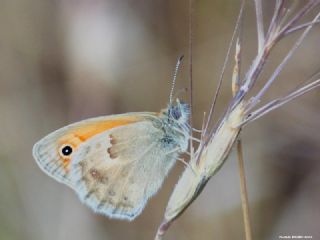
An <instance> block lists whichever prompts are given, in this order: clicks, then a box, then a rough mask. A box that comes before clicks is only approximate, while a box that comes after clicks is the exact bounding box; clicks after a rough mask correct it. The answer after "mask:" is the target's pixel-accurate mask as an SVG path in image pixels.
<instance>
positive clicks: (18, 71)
mask: <svg viewBox="0 0 320 240" xmlns="http://www.w3.org/2000/svg"><path fill="white" fill-rule="evenodd" d="M239 5H240V4H239V1H236V0H227V1H225V0H218V1H209V0H202V1H195V8H194V10H195V14H194V26H193V27H194V42H193V46H194V55H193V58H194V61H193V73H194V89H193V93H194V97H195V98H194V125H195V127H197V128H201V123H202V116H203V112H204V111H208V107H209V104H210V99H211V97H212V94H213V92H214V90H215V86H216V82H217V79H218V76H219V73H220V70H221V67H222V64H223V61H224V57H225V54H226V51H227V48H228V42H229V40H230V38H231V35H232V31H233V28H234V24H235V21H236V18H237V15H238V11H239ZM273 6H274V2H273V1H264V5H263V7H264V9H263V13H264V17H265V20H269V19H270V17H271V14H272V10H273ZM253 10H254V5H253V2H251V1H248V4H247V12H246V17H245V19H244V23H243V41H244V46H243V54H244V55H243V59H242V60H243V62H242V66H243V72H242V74H243V73H244V72H245V71H244V70H245V69H247V68H248V66H249V65H250V63H251V62H252V57H253V56H254V54H255V51H256V48H257V46H256V33H255V27H256V26H255V15H254V11H253ZM318 11H319V9H318ZM188 17H189V16H188V2H187V1H182V0H177V1H169V0H165V1H164V0H161V1H160V0H155V1H146V0H138V1H132V0H123V1H116V0H63V1H59V0H29V1H19V0H2V1H1V3H0V33H1V37H0V126H1V137H0V239H1V240H2V239H6V240H22V239H24V240H67V239H68V240H69V239H77V240H86V239H95V240H100V239H101V240H102V239H103V240H108V239H112V240H113V239H114V240H117V239H139V240H140V239H153V236H154V234H155V232H156V229H157V227H158V225H159V223H160V222H161V219H162V217H163V212H164V209H165V206H166V203H167V201H168V198H169V196H170V192H171V191H172V190H173V187H174V185H175V182H176V181H177V179H178V177H179V174H180V173H181V171H182V170H183V168H184V167H183V166H182V164H180V163H178V164H177V166H176V167H175V169H174V170H173V171H172V172H171V174H170V175H169V177H168V179H167V181H166V182H165V184H164V186H163V188H162V190H161V191H160V192H159V193H158V194H157V195H156V197H154V198H152V199H151V201H150V202H149V204H148V205H147V207H146V209H145V210H144V211H143V213H142V215H141V216H139V217H138V218H137V219H136V220H135V221H133V222H125V221H118V220H110V219H108V218H106V217H103V216H100V215H97V214H94V213H93V212H92V211H91V210H90V209H88V208H87V207H85V206H84V205H83V204H82V203H81V202H80V201H79V200H78V198H77V196H76V195H75V194H74V193H73V192H72V190H70V189H68V188H67V187H66V186H64V185H62V184H59V183H57V182H56V181H54V180H53V179H51V178H50V177H48V176H46V175H45V174H44V173H43V172H42V171H41V170H40V169H39V168H38V166H37V165H36V163H35V161H34V159H33V158H32V153H31V152H32V146H33V144H34V143H35V142H36V141H37V140H39V139H40V138H42V137H43V136H45V135H46V134H48V133H50V132H51V131H53V130H55V129H57V128H60V127H62V126H65V125H67V124H68V123H71V122H75V121H79V120H82V119H85V118H88V117H94V116H99V115H108V114H116V113H124V112H134V111H159V110H160V109H161V108H163V107H165V106H166V104H167V102H168V96H169V91H170V87H171V79H172V74H173V69H174V67H175V62H176V59H177V57H178V56H179V55H180V54H185V55H186V58H185V60H184V63H183V64H182V68H181V71H180V73H179V76H178V81H177V85H178V86H177V89H179V88H184V87H188V64H189V63H188ZM296 37H297V35H296V34H294V35H292V36H290V37H289V38H288V39H286V40H285V41H283V42H281V43H280V44H279V45H278V46H277V47H276V49H275V51H274V52H273V54H272V56H271V58H270V60H269V62H268V64H267V66H266V68H265V70H264V73H263V76H262V80H263V79H264V80H265V79H266V77H267V76H269V75H270V73H271V70H272V69H273V68H274V67H275V66H277V64H279V62H280V60H281V59H282V57H283V55H284V54H285V53H286V51H287V50H288V49H289V44H290V43H293V40H294V39H296ZM319 42H320V31H319V28H318V27H316V28H314V29H313V31H312V32H311V34H310V35H309V36H308V37H307V39H306V40H305V42H304V44H303V45H302V47H301V48H300V49H299V50H298V51H297V53H296V54H295V55H294V57H293V58H292V59H291V61H290V62H289V65H288V66H287V67H286V68H285V70H284V71H283V72H282V73H281V75H280V77H279V79H278V80H277V82H276V84H274V87H273V88H272V89H271V90H270V91H269V93H268V94H267V97H266V98H265V99H264V100H265V101H267V100H268V99H269V100H270V99H273V98H275V97H276V96H281V95H283V94H285V93H286V92H288V91H289V90H290V89H293V88H294V87H295V86H297V85H298V84H300V83H302V82H303V81H305V80H307V79H308V77H309V76H310V75H312V74H313V73H315V72H316V71H318V70H319V67H320V58H319ZM231 68H232V64H231V65H230V66H229V69H228V71H227V73H230V69H231ZM229 79H230V74H229V75H227V77H226V81H225V82H224V85H223V88H222V94H221V96H220V99H219V102H218V111H217V113H219V112H220V113H221V111H223V109H224V108H225V107H226V105H227V103H228V100H229V99H230V96H231V87H230V81H229ZM179 97H180V98H182V99H184V100H188V97H187V94H181V95H180V96H179ZM319 99H320V91H319V90H315V91H313V92H312V93H310V94H307V95H306V96H303V97H302V98H300V99H298V100H295V101H294V102H292V103H290V104H288V105H286V106H284V107H282V108H281V109H280V110H277V111H274V112H272V113H270V114H268V115H267V116H265V117H264V118H262V119H260V120H258V121H256V122H254V123H252V124H249V125H248V126H247V127H246V128H245V129H244V130H243V132H242V139H243V147H244V155H245V165H246V175H247V181H248V183H247V184H248V190H249V200H250V208H251V216H252V223H253V234H254V238H255V239H279V235H308V236H312V237H313V239H320V230H319V222H320V205H319V203H320V192H319V184H320V174H319V173H320V159H319V156H320V133H319V127H320V125H319V123H320V112H319V111H318V109H319V107H320V105H319ZM217 116H218V115H217ZM166 239H190V240H192V239H244V230H243V221H242V214H241V202H240V194H239V174H238V171H237V161H236V158H235V154H234V153H232V154H231V155H230V157H229V159H228V161H227V162H226V164H225V165H224V167H223V168H222V169H221V171H220V172H219V173H218V174H217V175H216V176H214V177H213V178H212V179H211V181H210V182H209V184H208V185H207V187H206V188H205V190H204V191H203V193H202V194H201V196H200V197H199V198H198V199H197V200H196V201H195V202H194V203H193V204H192V205H191V206H190V207H189V208H188V210H187V211H186V212H185V213H184V214H183V215H182V216H181V217H180V218H179V219H178V220H177V221H176V222H175V223H174V224H173V226H172V227H171V228H170V230H169V232H168V234H167V236H166Z"/></svg>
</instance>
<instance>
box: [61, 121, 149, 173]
mask: <svg viewBox="0 0 320 240" xmlns="http://www.w3.org/2000/svg"><path fill="white" fill-rule="evenodd" d="M141 120H143V119H142V118H141V117H140V116H139V117H134V116H130V117H128V116H121V117H118V118H114V119H112V120H101V121H98V120H97V121H96V122H88V123H84V124H83V126H79V127H77V128H75V129H72V130H70V132H69V133H68V134H66V135H64V136H63V137H61V138H60V139H59V140H58V149H57V151H59V147H60V146H62V145H63V144H68V145H70V146H71V147H72V150H73V152H75V150H76V149H77V148H78V146H79V145H80V144H81V143H83V142H85V141H86V140H88V139H89V138H91V137H93V136H95V135H97V134H99V133H102V132H104V131H107V130H110V129H112V128H115V127H120V126H125V125H128V124H131V123H135V122H138V121H141ZM58 154H59V153H58ZM59 156H60V159H61V161H62V163H63V167H64V169H65V171H66V172H68V171H69V166H70V160H71V156H61V155H60V154H59Z"/></svg>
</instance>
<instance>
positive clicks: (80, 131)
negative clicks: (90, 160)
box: [33, 113, 155, 188]
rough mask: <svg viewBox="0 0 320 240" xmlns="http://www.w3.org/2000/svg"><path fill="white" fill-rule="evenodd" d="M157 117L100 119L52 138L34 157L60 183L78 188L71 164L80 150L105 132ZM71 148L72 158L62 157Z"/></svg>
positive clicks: (41, 144)
mask: <svg viewBox="0 0 320 240" xmlns="http://www.w3.org/2000/svg"><path fill="white" fill-rule="evenodd" d="M154 115H155V114H154V113H131V114H119V115H111V116H105V117H97V118H92V119H87V120H84V121H80V122H77V123H74V124H71V125H68V126H66V127H63V128H61V129H58V130H57V131H55V132H53V133H51V134H49V135H48V136H46V137H44V138H43V139H41V140H40V141H39V142H37V143H36V144H35V145H34V147H33V156H34V158H35V159H36V162H37V164H38V165H39V167H40V168H41V169H42V170H43V171H44V172H45V173H47V174H48V175H49V176H51V177H53V178H54V179H56V180H57V181H59V182H61V183H64V184H66V185H68V186H70V187H72V188H73V187H74V184H73V182H72V181H71V179H70V174H69V173H70V164H71V161H72V159H73V156H74V154H75V153H76V152H77V150H78V148H79V146H80V145H81V144H82V143H84V142H86V141H87V140H88V139H90V138H92V137H94V136H95V135H97V134H100V133H102V132H104V131H107V130H110V129H113V128H116V127H121V126H126V125H128V124H132V123H136V122H139V121H144V120H145V119H146V118H148V117H149V118H150V117H152V116H154ZM64 146H69V147H70V148H69V152H68V154H67V155H66V154H62V152H61V151H62V150H63V147H64Z"/></svg>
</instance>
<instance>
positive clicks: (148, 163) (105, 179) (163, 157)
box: [71, 121, 178, 220]
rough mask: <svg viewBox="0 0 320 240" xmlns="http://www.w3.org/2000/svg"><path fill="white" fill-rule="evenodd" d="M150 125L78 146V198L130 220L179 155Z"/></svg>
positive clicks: (74, 172)
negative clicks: (162, 140) (163, 141)
mask: <svg viewBox="0 0 320 240" xmlns="http://www.w3.org/2000/svg"><path fill="white" fill-rule="evenodd" d="M163 134H164V133H163V131H162V130H161V129H159V128H157V127H155V126H154V124H153V123H152V121H144V122H137V123H134V124H130V125H127V126H124V127H121V128H114V129H111V130H109V131H106V132H104V133H101V134H99V135H97V136H95V137H94V138H91V139H90V140H89V141H87V142H85V143H84V144H82V145H81V146H80V148H79V150H78V151H77V154H76V155H75V156H74V160H73V161H72V166H71V176H72V181H73V182H74V183H75V184H76V185H75V190H76V192H77V193H78V195H79V197H80V199H81V200H82V201H83V202H84V203H85V204H86V205H88V206H90V207H91V208H92V209H93V210H94V211H96V212H99V213H102V214H104V215H107V216H109V217H111V218H118V219H127V220H132V219H134V218H135V217H136V216H137V215H139V214H140V212H141V211H142V209H143V208H144V206H145V204H146V202H147V200H148V199H149V198H150V197H151V196H152V195H154V194H155V193H156V192H157V191H158V189H159V188H160V186H161V184H162V182H163V180H164V178H165V176H166V175H167V173H168V171H169V170H170V168H171V167H172V166H173V164H174V162H175V159H176V157H177V152H178V149H175V147H176V146H174V145H172V146H168V145H165V144H163V143H162V142H161V139H162V138H163Z"/></svg>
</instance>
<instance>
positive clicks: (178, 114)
mask: <svg viewBox="0 0 320 240" xmlns="http://www.w3.org/2000/svg"><path fill="white" fill-rule="evenodd" d="M171 114H172V117H173V118H174V119H175V120H178V119H179V118H180V117H181V111H180V109H178V108H173V109H172V112H171Z"/></svg>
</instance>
